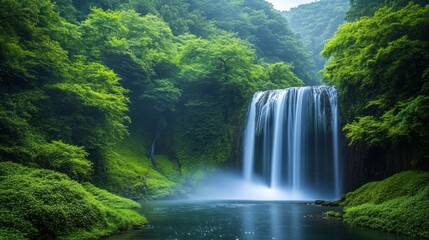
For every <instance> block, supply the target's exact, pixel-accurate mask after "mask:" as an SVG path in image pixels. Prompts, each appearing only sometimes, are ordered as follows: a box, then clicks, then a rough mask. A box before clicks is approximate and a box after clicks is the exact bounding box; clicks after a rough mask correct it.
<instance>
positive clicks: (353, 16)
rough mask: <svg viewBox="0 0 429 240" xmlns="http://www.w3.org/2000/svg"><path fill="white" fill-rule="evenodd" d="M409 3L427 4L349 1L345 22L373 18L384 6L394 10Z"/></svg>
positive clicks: (397, 0) (423, 0) (422, 1)
mask: <svg viewBox="0 0 429 240" xmlns="http://www.w3.org/2000/svg"><path fill="white" fill-rule="evenodd" d="M410 2H413V3H417V4H419V5H421V6H425V5H426V4H428V2H427V1H426V0H412V1H411V0H350V5H351V8H350V10H349V11H348V12H347V15H346V19H347V21H356V20H358V19H359V18H361V17H364V16H373V15H374V13H375V12H376V11H377V10H378V9H380V8H382V7H385V6H388V7H392V8H394V9H396V10H398V9H400V8H402V7H405V6H407V5H408V4H409V3H410Z"/></svg>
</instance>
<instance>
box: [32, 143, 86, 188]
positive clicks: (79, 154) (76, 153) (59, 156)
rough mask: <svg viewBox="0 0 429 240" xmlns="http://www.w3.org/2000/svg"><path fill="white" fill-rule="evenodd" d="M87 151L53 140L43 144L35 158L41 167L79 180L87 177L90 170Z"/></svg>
mask: <svg viewBox="0 0 429 240" xmlns="http://www.w3.org/2000/svg"><path fill="white" fill-rule="evenodd" d="M87 156H88V153H87V152H85V150H83V148H82V147H76V146H73V145H68V144H65V143H63V142H61V141H53V142H52V143H49V144H45V145H43V147H42V148H41V149H40V152H39V153H38V155H37V156H36V158H35V162H36V163H37V164H38V165H39V166H40V167H42V168H46V169H52V170H55V171H57V172H61V173H65V174H67V175H68V176H69V177H70V178H72V179H75V180H81V179H85V178H88V177H89V175H90V174H91V172H92V163H91V162H90V161H88V160H87V159H86V157H87Z"/></svg>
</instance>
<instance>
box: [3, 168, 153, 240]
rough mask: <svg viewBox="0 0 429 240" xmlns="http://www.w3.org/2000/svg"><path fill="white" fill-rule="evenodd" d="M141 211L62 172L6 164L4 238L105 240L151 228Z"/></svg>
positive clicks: (119, 198)
mask: <svg viewBox="0 0 429 240" xmlns="http://www.w3.org/2000/svg"><path fill="white" fill-rule="evenodd" d="M138 207H139V204H138V203H136V202H134V201H131V200H128V199H124V198H122V197H119V196H116V195H113V194H111V193H109V192H107V191H105V190H102V189H99V188H96V187H95V186H93V185H91V184H89V183H83V184H79V183H78V182H76V181H73V180H71V179H70V178H69V177H67V176H66V175H64V174H61V173H58V172H54V171H51V170H42V169H33V168H29V167H24V166H22V165H20V164H17V163H12V162H1V163H0V239H99V238H100V237H103V236H108V235H110V234H112V233H114V232H115V231H118V230H125V229H129V228H131V227H133V226H139V225H143V224H144V223H146V219H145V218H144V217H143V216H141V215H140V214H138V213H137V212H136V211H134V210H133V209H135V208H138Z"/></svg>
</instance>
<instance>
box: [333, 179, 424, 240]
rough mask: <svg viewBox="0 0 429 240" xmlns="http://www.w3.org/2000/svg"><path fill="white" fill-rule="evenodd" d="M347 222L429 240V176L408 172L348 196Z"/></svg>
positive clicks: (346, 206)
mask: <svg viewBox="0 0 429 240" xmlns="http://www.w3.org/2000/svg"><path fill="white" fill-rule="evenodd" d="M341 206H343V207H344V215H343V218H344V222H345V223H347V224H350V225H352V226H360V227H369V228H374V229H380V230H383V231H389V232H397V233H402V234H406V235H410V236H413V237H423V238H429V172H424V171H406V172H402V173H398V174H396V175H393V176H391V177H389V178H387V179H385V180H383V181H380V182H371V183H368V184H365V185H364V186H362V187H361V188H359V189H357V190H356V191H354V192H351V193H348V194H346V195H345V196H344V197H343V199H342V203H341Z"/></svg>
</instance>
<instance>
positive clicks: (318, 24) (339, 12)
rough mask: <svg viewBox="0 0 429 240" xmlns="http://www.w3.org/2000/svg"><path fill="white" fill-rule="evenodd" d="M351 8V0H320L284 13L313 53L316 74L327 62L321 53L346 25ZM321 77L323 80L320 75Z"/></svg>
mask: <svg viewBox="0 0 429 240" xmlns="http://www.w3.org/2000/svg"><path fill="white" fill-rule="evenodd" d="M349 7H350V1H349V0H320V1H317V2H312V3H307V4H303V5H299V6H298V7H296V8H292V9H291V10H289V11H287V12H283V15H284V16H285V17H286V19H287V20H288V22H289V24H290V27H291V28H292V30H294V31H295V32H297V33H299V35H300V37H301V38H302V40H303V42H304V44H305V45H306V47H307V48H308V49H309V51H310V52H311V56H312V59H313V61H314V63H315V65H314V70H313V71H315V74H319V72H320V71H321V70H322V69H323V67H324V66H325V62H326V59H325V58H324V57H323V56H321V55H320V52H321V51H322V50H323V47H324V45H325V43H326V42H327V41H328V40H329V39H330V38H332V37H333V36H334V33H335V32H336V31H337V30H338V27H339V26H340V25H341V24H343V23H345V20H344V18H345V15H346V12H347V10H349ZM319 77H320V78H322V76H320V74H319Z"/></svg>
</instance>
